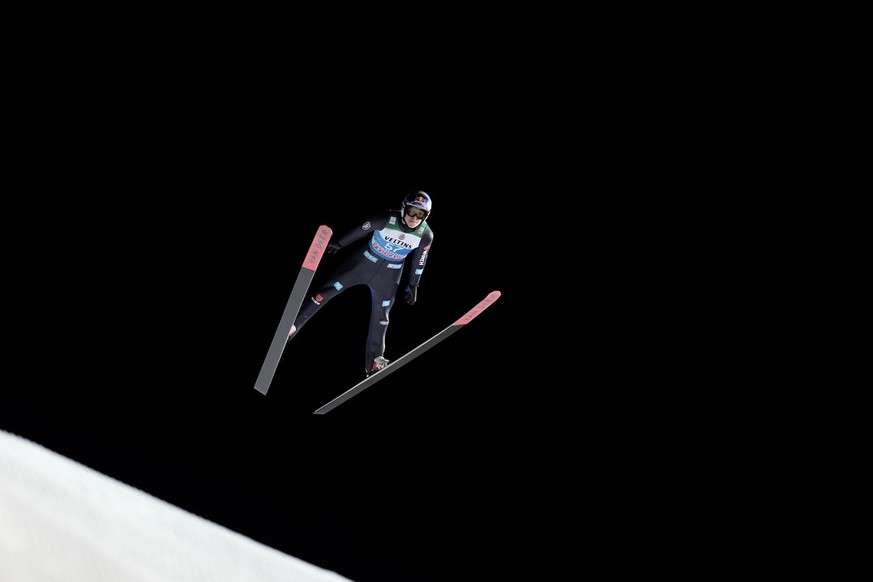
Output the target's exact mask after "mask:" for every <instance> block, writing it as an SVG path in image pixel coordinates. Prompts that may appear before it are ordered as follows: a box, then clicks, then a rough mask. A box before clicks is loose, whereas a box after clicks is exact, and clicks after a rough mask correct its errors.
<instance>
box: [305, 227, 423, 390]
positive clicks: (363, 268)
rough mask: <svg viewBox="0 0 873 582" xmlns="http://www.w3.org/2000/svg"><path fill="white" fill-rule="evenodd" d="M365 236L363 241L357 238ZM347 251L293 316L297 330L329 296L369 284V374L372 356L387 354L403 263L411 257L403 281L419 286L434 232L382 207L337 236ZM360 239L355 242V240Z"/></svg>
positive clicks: (365, 356) (337, 240) (337, 241)
mask: <svg viewBox="0 0 873 582" xmlns="http://www.w3.org/2000/svg"><path fill="white" fill-rule="evenodd" d="M365 237H369V238H367V241H366V243H364V242H359V241H361V239H363V238H365ZM335 242H336V243H337V244H339V245H340V247H341V249H342V252H345V251H346V247H348V246H349V245H354V246H351V247H350V248H348V251H349V252H348V256H347V257H346V258H345V259H344V260H343V261H342V262H341V263H340V264H339V265H338V266H337V268H336V269H335V270H334V271H333V273H332V274H331V275H328V277H327V281H326V283H325V284H324V286H323V287H321V288H320V289H318V290H317V291H315V293H314V294H313V295H312V296H310V298H309V301H305V302H304V303H303V306H302V307H301V308H300V312H299V314H298V315H297V320H296V321H295V322H294V326H295V327H296V328H297V331H296V333H300V329H301V328H302V327H303V326H304V325H306V322H307V321H309V319H310V318H311V317H312V316H313V315H315V314H316V313H317V312H318V310H319V309H321V308H322V307H324V306H325V304H327V302H328V301H330V300H331V299H333V298H334V297H336V296H337V295H339V294H340V293H342V292H343V291H345V290H346V289H348V288H349V287H354V286H355V285H366V286H367V287H369V288H370V298H371V307H370V324H369V330H368V332H367V345H366V351H365V354H364V370H365V372H366V373H369V372H370V370H371V368H370V367H371V365H372V363H373V360H374V359H375V358H376V357H377V356H384V354H385V335H386V333H387V331H388V323H389V321H390V320H389V313H390V312H391V306H392V305H394V300H395V296H396V295H397V288H398V287H399V285H400V278H401V276H402V273H403V266H404V263H405V262H406V261H407V260H408V261H409V268H408V273H409V276H408V279H407V282H408V284H409V285H410V286H411V287H417V286H418V283H419V280H420V279H421V274H422V273H423V272H424V267H425V264H426V263H427V256H428V251H429V250H430V246H431V244H432V243H433V231H432V230H431V229H430V228H429V227H428V225H427V221H422V222H421V224H420V225H418V227H417V228H415V229H410V228H409V227H408V226H406V225H405V224H404V223H403V221H402V215H401V211H396V210H391V211H386V212H380V213H377V214H375V215H373V216H372V217H370V219H369V220H367V221H366V222H364V223H363V224H361V225H360V226H358V227H356V228H354V229H352V230H350V231H349V232H347V233H345V234H344V235H342V236H341V237H339V238H338V239H336V240H335ZM354 243H358V244H354Z"/></svg>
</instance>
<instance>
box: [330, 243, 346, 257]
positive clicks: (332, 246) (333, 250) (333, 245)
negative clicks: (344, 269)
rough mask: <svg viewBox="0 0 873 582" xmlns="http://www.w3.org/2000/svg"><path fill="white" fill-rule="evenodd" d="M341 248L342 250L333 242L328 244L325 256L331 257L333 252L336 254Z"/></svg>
mask: <svg viewBox="0 0 873 582" xmlns="http://www.w3.org/2000/svg"><path fill="white" fill-rule="evenodd" d="M341 248H343V247H342V246H340V245H339V244H338V243H335V242H331V243H328V244H327V254H329V255H332V254H334V253H335V252H337V251H338V250H340V249H341Z"/></svg>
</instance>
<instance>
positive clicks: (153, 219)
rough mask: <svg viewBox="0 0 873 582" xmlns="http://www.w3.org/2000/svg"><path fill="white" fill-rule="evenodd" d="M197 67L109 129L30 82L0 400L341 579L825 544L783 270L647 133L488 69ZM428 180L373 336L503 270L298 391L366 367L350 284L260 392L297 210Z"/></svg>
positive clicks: (578, 567)
mask: <svg viewBox="0 0 873 582" xmlns="http://www.w3.org/2000/svg"><path fill="white" fill-rule="evenodd" d="M496 96H497V95H496V94H493V95H491V96H490V97H496ZM199 97H200V99H197V98H192V99H191V101H190V102H188V103H187V105H186V106H185V107H181V108H172V111H169V113H172V115H163V114H162V113H168V111H163V112H162V111H158V110H154V109H148V108H145V109H144V111H143V114H142V115H132V114H131V112H130V111H129V110H127V109H125V108H124V107H121V106H119V108H118V110H117V111H115V114H114V115H113V114H110V113H108V112H106V111H105V110H103V109H99V108H95V109H92V110H91V112H92V113H93V114H94V115H102V116H103V117H101V122H100V123H99V124H98V125H97V126H96V127H95V126H94V125H93V124H88V123H85V122H84V120H83V119H82V118H81V117H77V116H72V115H69V113H70V112H69V111H67V112H57V111H52V110H50V109H49V108H48V107H46V108H44V109H41V111H42V112H43V114H42V115H41V116H39V120H40V121H39V124H38V127H34V128H31V131H28V132H26V133H24V134H22V137H21V140H20V142H19V143H18V148H17V150H16V152H17V153H16V154H15V156H14V157H13V160H12V161H13V162H14V164H13V165H14V166H15V168H16V170H17V174H18V176H19V177H20V178H23V179H22V180H18V181H15V182H14V186H13V185H9V184H7V186H6V188H5V196H4V198H5V202H4V212H3V214H2V228H3V233H2V242H3V245H4V253H3V254H4V275H3V287H4V296H5V299H4V305H5V307H4V309H3V322H2V328H3V329H2V341H3V344H2V351H0V364H2V368H0V382H2V389H0V428H2V429H3V430H6V431H9V432H12V433H16V434H19V435H21V436H24V437H26V438H29V439H31V440H33V441H35V442H37V443H39V444H41V445H44V446H46V447H48V448H50V449H52V450H54V451H56V452H59V453H61V454H63V455H65V456H68V457H70V458H72V459H74V460H76V461H78V462H80V463H83V464H84V465H86V466H89V467H91V468H94V469H96V470H98V471H100V472H102V473H104V474H107V475H109V476H111V477H114V478H116V479H118V480H120V481H122V482H125V483H127V484H129V485H132V486H134V487H137V488H139V489H142V490H144V491H146V492H147V493H150V494H152V495H154V496H156V497H158V498H161V499H163V500H165V501H168V502H170V503H172V504H174V505H176V506H178V507H181V508H183V509H186V510H188V511H191V512H193V513H195V514H197V515H200V516H202V517H204V518H206V519H209V520H211V521H213V522H216V523H219V524H221V525H223V526H225V527H227V528H229V529H231V530H234V531H236V532H239V533H241V534H243V535H245V536H247V537H250V538H252V539H254V540H256V541H259V542H261V543H264V544H266V545H269V546H271V547H274V548H276V549H278V550H280V551H282V552H285V553H287V554H290V555H293V556H295V557H298V558H300V559H302V560H305V561H307V562H310V563H312V564H315V565H317V566H320V567H323V568H326V569H329V570H334V571H336V572H338V573H340V574H342V575H344V576H346V577H348V578H350V579H352V580H355V581H356V582H394V581H397V582H401V581H402V582H424V581H427V582H437V581H439V582H445V581H452V582H461V581H468V580H469V581H473V580H476V581H482V580H510V579H515V580H546V579H550V580H558V579H569V578H570V577H572V578H573V579H580V580H629V579H669V580H687V581H692V580H693V581H698V580H700V581H702V580H752V579H756V580H757V579H762V580H775V579H787V578H789V577H794V578H795V579H796V576H794V575H797V574H804V573H809V572H812V573H815V572H820V571H822V568H823V567H824V564H823V557H822V555H823V554H822V553H821V548H820V545H819V544H820V542H821V539H820V537H819V535H820V534H819V533H818V532H819V531H820V530H819V525H820V524H821V523H822V521H823V520H824V518H825V516H824V510H823V509H822V508H821V506H820V505H818V504H815V503H812V504H809V503H807V504H804V503H803V500H804V499H808V498H809V492H810V489H809V487H810V481H809V480H808V479H805V477H806V476H807V475H806V471H807V468H808V467H810V466H811V465H810V463H812V464H813V465H815V464H820V463H822V462H823V458H824V454H823V451H822V450H821V449H820V448H819V447H820V444H819V443H820V441H818V440H817V438H816V436H815V434H814V433H813V434H811V433H809V432H806V431H804V430H803V429H804V428H808V427H804V423H803V422H802V421H801V418H803V416H804V415H805V414H806V413H808V412H809V411H810V410H811V408H812V404H811V403H810V394H809V393H808V392H804V391H790V390H789V387H788V386H786V385H782V384H780V382H779V378H780V376H778V375H777V374H775V373H774V372H773V370H774V369H775V368H777V367H780V366H783V365H785V366H791V365H796V364H797V362H795V361H793V360H791V359H790V358H787V357H785V356H784V355H783V354H780V353H778V352H777V350H773V349H768V348H769V346H770V345H771V344H770V343H769V339H770V338H773V337H775V335H776V333H777V331H776V330H778V329H781V328H780V325H779V324H780V321H779V320H780V319H781V316H780V315H779V313H778V309H775V308H774V309H773V310H771V311H769V312H768V314H769V315H767V316H766V317H758V315H759V312H756V313H755V314H753V313H752V311H751V309H750V308H751V307H754V308H756V309H757V308H758V307H760V301H761V297H763V298H764V301H765V302H767V301H769V300H771V299H774V298H775V295H772V294H768V293H769V292H768V291H767V290H766V282H767V281H771V280H772V278H773V274H772V271H769V270H766V269H764V268H762V267H759V266H758V265H757V264H756V265H755V266H752V267H750V269H745V268H740V267H739V266H738V264H737V261H736V260H735V259H734V258H733V255H732V253H733V252H734V251H740V252H741V253H742V252H744V250H743V249H738V248H737V247H735V246H731V245H729V244H725V243H724V241H723V240H721V239H719V237H717V236H714V235H713V232H714V231H721V229H722V228H724V224H722V223H718V224H714V223H713V222H712V220H713V217H714V216H720V215H719V213H718V209H716V208H715V206H716V205H715V204H714V203H713V204H712V205H710V204H709V203H703V202H700V201H699V199H698V201H697V202H696V203H690V204H686V203H685V202H684V201H681V200H679V198H678V197H680V196H682V195H684V192H681V191H680V192H674V193H673V194H670V193H664V192H663V191H661V192H660V193H658V192H654V191H652V189H651V187H650V182H651V181H654V182H658V183H660V184H662V185H663V183H665V181H664V180H663V178H664V177H665V176H667V175H669V174H670V172H671V170H672V169H673V168H671V167H670V166H669V163H668V162H664V163H656V162H654V161H653V160H652V159H651V158H648V159H647V160H646V161H645V162H642V161H641V160H640V159H638V157H637V156H638V154H639V150H638V149H637V148H636V147H626V146H625V143H626V142H625V141H624V140H620V139H617V138H616V136H615V134H614V133H613V132H610V131H606V130H601V131H599V132H598V133H596V134H593V135H588V136H585V135H580V136H579V140H580V141H577V142H575V143H573V144H570V145H569V146H566V145H560V144H559V143H558V142H557V141H555V140H554V139H552V138H553V136H552V133H551V129H554V128H556V127H560V123H561V122H564V121H566V120H565V119H563V118H558V117H554V116H552V117H549V116H548V114H547V113H543V115H542V116H528V117H524V118H519V117H514V118H513V117H512V116H509V115H508V114H507V113H508V111H507V110H505V109H500V108H496V107H490V106H491V105H493V104H494V101H493V100H491V99H484V98H482V99H480V100H477V101H474V102H472V103H470V107H471V109H469V110H465V111H463V112H461V111H458V108H459V106H457V102H456V108H455V110H453V111H451V112H447V111H442V112H440V111H439V110H435V111H434V112H433V113H432V114H431V115H424V116H421V115H419V116H413V114H416V113H417V114H421V112H420V111H414V108H413V107H412V106H409V109H408V110H405V111H403V113H406V114H409V115H408V116H405V115H398V116H397V117H395V118H394V121H393V123H391V124H387V125H386V124H384V123H383V121H384V118H381V117H379V116H374V117H367V116H365V115H363V113H364V112H362V111H361V110H360V109H356V110H355V111H346V112H345V113H342V112H338V111H337V110H333V109H332V108H330V107H325V108H321V109H318V114H317V115H316V114H315V113H311V114H310V115H309V116H306V115H304V114H303V113H302V112H304V111H314V109H307V108H306V107H305V106H304V107H302V108H301V107H300V105H298V106H297V109H296V111H297V112H298V115H297V116H295V115H292V114H290V113H286V114H285V115H277V116H276V117H272V116H271V115H272V112H275V111H277V110H278V105H279V103H278V101H279V100H278V99H276V100H275V101H270V102H269V103H266V104H263V107H264V108H263V109H258V108H256V107H253V103H252V102H248V101H247V102H246V103H245V105H246V108H247V109H246V111H247V114H246V115H242V114H241V113H239V112H237V114H236V115H233V116H231V117H229V118H222V117H221V113H222V112H226V109H224V108H222V107H218V106H217V105H209V103H208V102H206V101H205V100H204V99H203V98H204V97H205V94H201V95H200V96H199ZM314 101H315V100H314V99H313V103H307V104H305V105H314ZM198 104H199V105H200V106H198ZM227 104H228V102H226V101H225V102H224V105H225V106H226V105H227ZM37 107H39V106H38V105H37ZM165 107H169V106H166V105H165ZM460 109H464V108H460ZM325 110H327V111H332V112H333V115H329V114H328V113H327V112H326V111H325ZM461 113H464V115H465V116H464V117H463V118H461V117H460V114H461ZM362 118H363V119H366V120H367V121H361V119H362ZM420 119H426V120H427V121H414V120H420ZM627 130H628V131H630V128H627ZM83 136H86V137H83ZM629 161H634V162H635V163H629ZM415 189H423V190H425V191H427V192H428V193H429V194H430V195H431V196H432V198H433V201H434V210H433V213H432V215H431V217H430V219H429V223H430V224H431V226H432V228H433V230H434V232H435V240H434V244H433V248H432V251H431V254H430V258H429V262H428V266H427V270H426V271H425V274H424V277H423V279H422V283H421V287H420V292H419V301H418V304H417V305H416V306H414V307H409V306H407V305H405V304H403V303H398V304H397V305H396V306H395V308H394V309H393V311H392V313H391V315H392V323H391V327H390V328H389V331H388V348H387V352H386V355H387V356H388V358H389V359H393V358H396V357H398V356H399V355H400V354H402V353H403V352H404V351H406V350H409V349H411V348H413V347H415V346H416V345H418V344H419V343H421V342H422V341H424V340H426V339H427V338H429V337H431V336H432V335H434V334H436V333H437V332H439V331H441V330H442V329H443V328H445V327H446V326H448V325H450V324H451V323H453V322H454V321H455V320H456V319H457V318H458V317H460V316H461V315H463V314H464V313H465V312H466V311H467V310H468V309H470V308H471V307H473V306H474V305H476V304H477V303H478V302H479V301H480V300H482V299H483V298H484V297H485V296H486V295H487V294H488V293H489V292H491V291H494V290H499V291H500V292H501V293H502V296H501V298H500V299H499V300H498V301H497V302H496V303H495V304H493V305H492V306H491V307H489V308H488V309H487V310H486V311H484V312H483V313H482V314H481V315H480V316H479V317H478V318H477V319H475V320H474V321H473V322H471V323H470V324H469V325H467V326H466V327H465V328H464V329H462V330H461V331H459V332H458V333H456V334H454V335H452V336H451V337H450V338H449V339H447V340H446V341H444V342H443V343H441V344H439V345H438V346H437V347H435V348H433V349H432V350H430V351H429V352H427V353H425V354H424V355H422V356H420V357H419V358H418V359H416V360H415V361H414V362H412V363H410V364H408V365H406V366H405V367H404V368H403V369H401V370H398V371H397V372H396V373H394V374H392V375H391V376H390V377H388V378H386V379H385V380H384V381H383V382H381V383H379V384H377V385H375V386H374V387H372V388H370V389H368V390H367V391H365V392H363V393H362V394H360V395H358V396H357V397H355V398H354V399H352V400H350V401H349V402H347V403H345V404H343V405H342V406H340V407H339V408H337V409H335V410H334V411H332V412H330V413H329V414H327V415H325V416H314V415H312V411H313V410H315V409H316V408H317V407H319V406H321V405H322V404H324V403H326V402H327V401H329V400H330V399H332V398H333V397H334V396H337V395H338V394H340V393H341V392H343V391H344V390H346V389H347V388H349V387H351V386H352V385H354V384H355V383H356V382H357V381H358V380H360V379H361V372H360V367H361V360H362V358H363V345H364V343H363V342H364V336H365V333H366V318H367V316H368V309H369V307H368V301H369V298H368V296H367V293H366V291H365V290H363V289H351V290H349V291H348V292H346V293H345V294H343V295H341V296H340V297H338V298H337V299H335V300H334V301H333V302H332V303H331V304H329V305H328V306H326V307H325V308H324V309H323V310H322V311H321V312H319V314H318V315H316V317H315V318H314V319H313V320H312V321H311V322H310V323H309V325H308V326H307V328H306V329H305V330H304V332H303V333H301V334H300V335H299V336H298V337H297V338H295V340H294V341H293V342H292V343H291V344H289V346H288V348H287V349H286V350H285V353H284V355H283V358H282V362H281V364H280V367H279V370H278V372H277V374H276V377H275V378H274V381H273V385H272V387H271V390H270V392H269V394H268V395H267V396H263V395H261V394H259V393H258V392H256V391H255V390H254V389H253V385H254V381H255V378H256V377H257V374H258V371H259V369H260V365H261V362H262V361H263V358H264V356H265V354H266V352H267V349H268V347H269V343H270V340H271V339H272V335H273V333H274V332H275V328H276V325H277V324H278V322H279V319H280V317H281V315H282V310H283V308H284V306H285V302H286V300H287V298H288V295H289V293H290V291H291V287H292V285H293V282H294V279H295V277H296V275H297V273H298V271H299V268H300V265H301V264H302V261H303V258H304V254H305V252H306V250H307V249H308V245H309V243H310V241H311V239H312V237H313V236H314V234H315V232H316V229H317V228H318V227H319V226H320V225H322V224H324V225H328V226H330V227H331V228H333V230H334V232H335V233H340V232H343V231H344V230H345V229H347V228H350V227H352V226H354V225H355V224H356V223H357V222H358V221H359V220H361V219H362V218H364V217H366V216H367V215H368V214H369V213H370V212H372V211H373V210H377V209H387V208H396V207H398V206H399V203H400V200H401V199H402V197H403V195H404V194H405V193H406V192H408V191H410V190H415ZM688 212H691V213H692V214H693V215H694V218H692V219H691V220H689V219H688V218H687V213H688ZM721 232H726V230H725V231H721ZM334 260H335V259H334V258H331V257H326V258H325V259H324V260H323V261H322V264H321V267H320V269H319V273H322V272H325V271H326V270H327V269H328V268H329V267H330V266H331V261H334ZM746 267H748V265H746ZM319 273H317V274H316V280H319ZM751 282H754V285H752V283H751ZM753 288H754V290H755V292H756V293H757V296H756V298H755V299H753V298H751V295H752V291H751V290H752V289H753ZM772 305H776V303H772V304H771V306H772ZM789 575H791V576H789Z"/></svg>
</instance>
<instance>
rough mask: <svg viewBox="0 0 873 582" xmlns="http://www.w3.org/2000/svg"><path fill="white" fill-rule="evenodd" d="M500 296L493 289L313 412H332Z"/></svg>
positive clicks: (470, 319)
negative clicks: (407, 350)
mask: <svg viewBox="0 0 873 582" xmlns="http://www.w3.org/2000/svg"><path fill="white" fill-rule="evenodd" d="M498 297H500V291H492V292H491V293H489V294H488V296H487V297H485V299H483V300H482V301H480V302H479V303H478V304H477V305H476V306H475V307H474V308H473V309H471V310H470V311H468V312H467V313H466V314H464V315H463V316H462V317H461V318H460V319H458V320H457V321H456V322H455V323H453V324H452V325H450V326H449V327H447V328H445V329H444V330H442V331H441V332H439V333H438V334H436V335H435V336H433V337H432V338H430V339H429V340H427V341H425V342H424V343H422V344H421V345H419V346H418V347H417V348H414V349H412V350H411V351H409V352H407V353H406V354H404V355H402V356H400V357H399V358H397V359H396V360H394V361H393V362H391V363H390V364H388V366H387V367H385V368H383V369H381V370H379V371H378V372H376V373H375V374H372V375H371V376H368V377H367V378H366V379H364V380H362V381H361V382H359V383H358V384H356V385H354V386H352V387H351V388H349V389H348V390H346V391H345V392H343V393H342V394H340V395H339V396H337V397H336V398H334V399H333V400H331V401H330V402H328V403H327V404H325V405H324V406H322V407H321V408H319V409H318V410H316V411H315V412H313V414H325V413H327V412H330V411H331V410H333V409H334V408H336V407H337V406H339V405H340V404H342V403H343V402H345V401H346V400H348V399H349V398H351V397H353V396H356V395H357V394H360V393H361V392H363V391H364V390H366V389H367V388H369V387H370V386H372V385H373V384H375V383H376V382H378V381H379V380H382V379H383V378H385V376H387V375H388V374H390V373H392V372H396V371H397V370H398V369H399V368H400V367H402V366H404V365H405V364H408V363H409V362H410V361H412V360H413V359H414V358H416V357H418V356H420V355H421V354H422V353H424V352H426V351H427V350H429V349H430V348H432V347H434V346H435V345H436V344H438V343H440V342H441V341H443V340H444V339H446V338H447V337H449V336H450V335H452V334H453V333H455V332H457V331H458V330H460V329H461V328H462V327H464V326H465V325H467V324H468V323H470V322H471V321H473V318H475V317H476V316H477V315H479V314H480V313H482V312H483V311H485V309H486V308H488V306H490V305H491V304H492V303H494V302H495V301H497V298H498Z"/></svg>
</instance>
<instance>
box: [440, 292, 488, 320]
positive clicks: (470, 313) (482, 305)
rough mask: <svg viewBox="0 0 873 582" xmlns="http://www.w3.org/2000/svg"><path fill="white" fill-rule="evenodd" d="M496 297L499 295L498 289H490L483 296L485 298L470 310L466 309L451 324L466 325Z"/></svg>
mask: <svg viewBox="0 0 873 582" xmlns="http://www.w3.org/2000/svg"><path fill="white" fill-rule="evenodd" d="M498 297H500V291H492V292H491V293H489V294H488V296H487V297H485V299H483V300H482V301H480V302H479V303H478V304H477V305H476V307H474V308H473V309H471V310H470V311H468V312H467V313H465V314H464V315H462V316H461V318H460V319H458V321H456V322H455V323H453V324H452V325H453V326H454V325H466V324H468V323H470V322H471V321H473V318H475V317H476V316H477V315H479V314H480V313H482V312H483V311H485V309H486V308H488V306H489V305H491V304H492V303H494V302H495V301H497V298H498Z"/></svg>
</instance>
